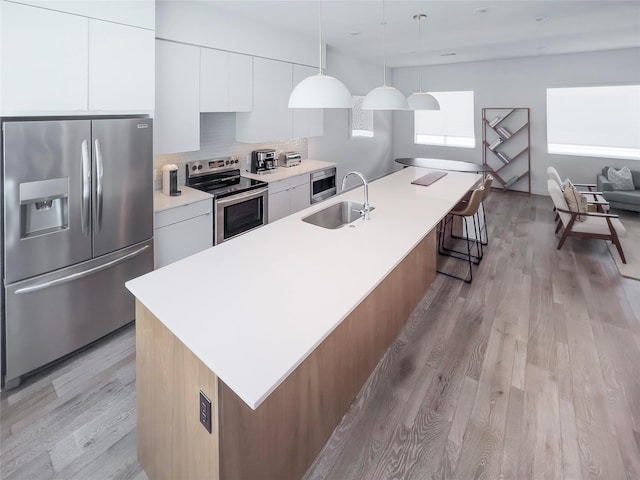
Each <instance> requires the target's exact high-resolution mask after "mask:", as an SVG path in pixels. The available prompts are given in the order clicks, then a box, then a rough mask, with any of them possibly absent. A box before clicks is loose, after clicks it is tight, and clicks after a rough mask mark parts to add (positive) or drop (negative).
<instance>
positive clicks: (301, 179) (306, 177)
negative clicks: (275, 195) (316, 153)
mask: <svg viewBox="0 0 640 480" xmlns="http://www.w3.org/2000/svg"><path fill="white" fill-rule="evenodd" d="M294 168H295V167H294ZM310 179H311V176H310V174H309V173H303V174H302V175H296V176H295V177H291V178H290V179H289V181H290V182H291V185H289V187H290V188H294V187H297V186H299V185H304V184H305V183H309V182H310Z"/></svg>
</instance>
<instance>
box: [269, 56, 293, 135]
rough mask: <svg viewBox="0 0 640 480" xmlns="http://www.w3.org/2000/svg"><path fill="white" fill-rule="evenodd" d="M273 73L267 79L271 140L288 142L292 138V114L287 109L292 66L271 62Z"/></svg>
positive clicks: (291, 81)
mask: <svg viewBox="0 0 640 480" xmlns="http://www.w3.org/2000/svg"><path fill="white" fill-rule="evenodd" d="M273 63H274V64H275V65H273V72H272V75H271V77H270V78H269V82H270V83H271V84H272V88H273V92H272V99H273V121H274V138H273V139H272V140H290V139H291V138H293V112H292V109H290V108H289V96H290V95H291V90H293V87H292V84H293V73H292V72H293V70H292V69H293V65H292V64H290V63H285V62H276V61H274V62H273Z"/></svg>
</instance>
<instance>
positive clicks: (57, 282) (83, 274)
mask: <svg viewBox="0 0 640 480" xmlns="http://www.w3.org/2000/svg"><path fill="white" fill-rule="evenodd" d="M148 248H149V245H145V246H144V247H141V248H139V249H138V250H135V251H133V252H131V253H128V254H126V255H124V256H122V257H120V258H116V259H114V260H111V261H110V262H107V263H104V264H102V265H98V266H97V267H93V268H90V269H88V270H84V271H82V272H78V273H72V274H71V275H67V276H64V277H61V278H56V279H55V280H50V281H48V282H44V283H38V284H36V285H31V286H29V287H25V288H20V289H18V290H16V294H25V293H32V292H37V291H39V290H44V289H45V288H50V287H55V286H56V285H60V284H62V283H68V282H72V281H74V280H78V279H80V278H83V277H87V276H89V275H93V274H94V273H97V272H99V271H101V270H106V269H107V268H110V267H113V266H114V265H117V264H119V263H122V262H124V261H126V260H129V259H130V258H132V257H135V256H137V255H140V254H141V253H142V252H144V251H145V250H147V249H148Z"/></svg>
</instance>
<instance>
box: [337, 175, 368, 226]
mask: <svg viewBox="0 0 640 480" xmlns="http://www.w3.org/2000/svg"><path fill="white" fill-rule="evenodd" d="M349 175H357V176H358V177H360V179H361V180H362V184H363V185H364V204H363V205H362V210H360V215H362V216H363V217H364V219H365V220H370V217H369V212H370V211H371V206H370V205H369V183H368V182H367V179H366V178H364V175H362V174H361V173H360V172H349V173H347V174H346V175H345V176H344V178H343V179H342V191H344V186H345V183H347V177H348V176H349Z"/></svg>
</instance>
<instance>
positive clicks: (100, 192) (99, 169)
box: [95, 138, 104, 232]
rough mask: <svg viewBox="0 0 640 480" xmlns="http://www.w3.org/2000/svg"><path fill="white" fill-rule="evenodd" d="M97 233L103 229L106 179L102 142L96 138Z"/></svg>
mask: <svg viewBox="0 0 640 480" xmlns="http://www.w3.org/2000/svg"><path fill="white" fill-rule="evenodd" d="M95 145H96V178H97V182H96V231H98V232H99V231H100V229H101V228H102V200H103V196H104V188H103V185H102V182H103V177H104V164H103V163H102V150H101V148H100V140H98V139H97V138H96V141H95Z"/></svg>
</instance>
